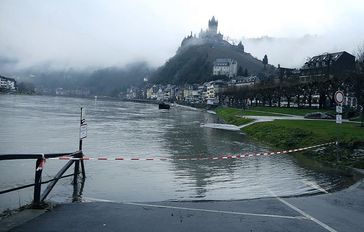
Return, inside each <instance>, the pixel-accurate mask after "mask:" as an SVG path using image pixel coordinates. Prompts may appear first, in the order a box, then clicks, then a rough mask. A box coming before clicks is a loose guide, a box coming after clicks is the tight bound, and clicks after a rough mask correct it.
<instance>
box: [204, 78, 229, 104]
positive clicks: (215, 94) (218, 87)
mask: <svg viewBox="0 0 364 232" xmlns="http://www.w3.org/2000/svg"><path fill="white" fill-rule="evenodd" d="M225 88H226V83H225V82H224V81H221V80H217V81H211V82H209V83H208V84H207V93H206V95H207V104H208V105H216V104H218V103H219V94H220V93H222V92H223V91H224V90H225Z"/></svg>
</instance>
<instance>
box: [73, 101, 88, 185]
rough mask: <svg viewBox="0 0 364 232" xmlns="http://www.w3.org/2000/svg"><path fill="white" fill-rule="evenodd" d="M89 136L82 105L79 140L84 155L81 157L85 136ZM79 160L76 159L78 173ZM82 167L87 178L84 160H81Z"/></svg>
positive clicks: (79, 147)
mask: <svg viewBox="0 0 364 232" xmlns="http://www.w3.org/2000/svg"><path fill="white" fill-rule="evenodd" d="M86 137H87V123H86V119H85V109H84V108H83V107H81V115H80V142H79V146H78V149H79V151H80V152H81V154H82V156H81V157H80V158H82V157H83V153H82V140H83V139H84V138H86ZM78 166H79V161H78V160H76V163H75V172H76V169H77V173H78V169H79V167H78ZM81 169H82V176H83V178H86V172H85V164H84V162H83V160H81Z"/></svg>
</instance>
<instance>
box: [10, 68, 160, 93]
mask: <svg viewBox="0 0 364 232" xmlns="http://www.w3.org/2000/svg"><path fill="white" fill-rule="evenodd" d="M153 70H154V69H153V68H151V67H150V66H149V65H148V64H147V63H146V62H134V63H131V64H128V65H126V66H124V67H107V68H102V69H96V70H94V71H89V70H75V69H64V70H53V69H47V68H46V67H43V68H42V67H32V68H29V69H26V70H22V71H20V72H18V73H17V74H16V75H17V78H16V79H17V81H19V82H26V83H32V84H33V85H34V86H35V87H36V88H37V90H38V92H45V93H49V94H54V93H55V90H56V89H59V88H62V89H64V90H87V91H89V92H90V94H92V95H105V96H117V95H118V94H119V93H120V92H121V91H125V90H126V89H127V88H129V87H131V86H136V87H138V86H141V85H142V84H143V80H144V78H147V77H148V76H149V75H150V73H151V72H153Z"/></svg>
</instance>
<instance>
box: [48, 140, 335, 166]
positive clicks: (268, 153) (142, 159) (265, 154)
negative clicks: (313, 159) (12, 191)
mask: <svg viewBox="0 0 364 232" xmlns="http://www.w3.org/2000/svg"><path fill="white" fill-rule="evenodd" d="M333 144H335V142H330V143H323V144H319V145H315V146H309V147H303V148H297V149H291V150H283V151H274V152H263V153H253V154H249V153H247V154H242V155H225V156H216V157H197V158H164V157H161V158H158V157H157V158H152V157H149V158H139V157H133V158H124V157H105V156H100V157H87V156H84V157H82V158H73V157H69V156H62V157H58V158H49V159H51V160H120V161H123V160H126V161H128V160H129V161H136V160H141V161H152V160H159V161H169V160H193V161H197V160H224V159H240V158H247V157H254V156H268V155H279V154H288V153H294V152H299V151H305V150H309V149H313V148H318V147H324V146H328V145H333Z"/></svg>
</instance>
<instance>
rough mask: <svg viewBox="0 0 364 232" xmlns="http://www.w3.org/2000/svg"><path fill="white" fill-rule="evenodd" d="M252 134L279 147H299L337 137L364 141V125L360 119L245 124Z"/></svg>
mask: <svg viewBox="0 0 364 232" xmlns="http://www.w3.org/2000/svg"><path fill="white" fill-rule="evenodd" d="M243 131H244V132H245V133H247V134H248V135H249V136H251V137H252V138H254V139H256V140H259V141H261V142H265V143H267V144H270V145H272V146H274V147H276V148H280V149H288V148H296V147H302V146H308V145H314V144H320V143H325V142H332V141H335V140H336V136H337V133H339V138H340V139H339V141H340V142H343V143H351V142H356V141H364V128H363V127H360V124H357V123H343V124H341V125H337V124H336V123H335V121H321V120H320V121H312V120H310V121H304V120H275V121H272V122H262V123H257V124H253V125H250V126H248V127H246V128H243Z"/></svg>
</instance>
